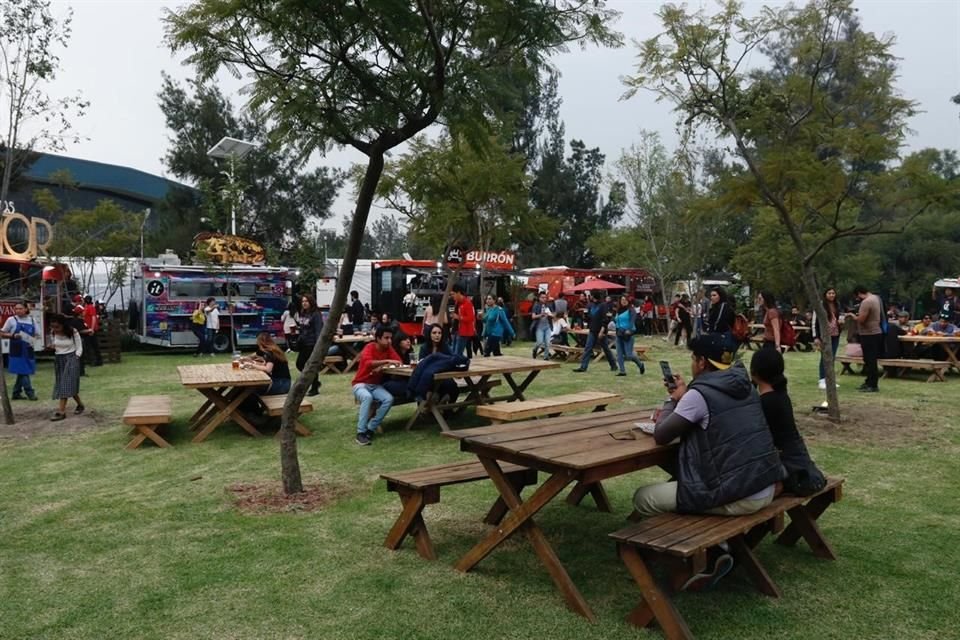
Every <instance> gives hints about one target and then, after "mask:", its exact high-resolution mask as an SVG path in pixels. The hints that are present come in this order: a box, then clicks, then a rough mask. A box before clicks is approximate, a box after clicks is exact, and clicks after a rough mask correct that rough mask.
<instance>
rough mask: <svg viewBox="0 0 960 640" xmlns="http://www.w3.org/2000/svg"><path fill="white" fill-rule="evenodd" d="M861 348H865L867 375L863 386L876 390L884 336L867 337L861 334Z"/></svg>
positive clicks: (864, 360)
mask: <svg viewBox="0 0 960 640" xmlns="http://www.w3.org/2000/svg"><path fill="white" fill-rule="evenodd" d="M860 346H861V347H862V348H863V372H864V373H866V374H867V379H866V381H865V382H864V383H863V384H864V386H865V387H870V388H876V386H877V380H878V379H879V377H880V376H879V373H878V372H877V358H879V357H880V349H881V347H882V346H883V334H882V333H878V334H876V335H872V336H865V335H863V334H862V333H861V334H860Z"/></svg>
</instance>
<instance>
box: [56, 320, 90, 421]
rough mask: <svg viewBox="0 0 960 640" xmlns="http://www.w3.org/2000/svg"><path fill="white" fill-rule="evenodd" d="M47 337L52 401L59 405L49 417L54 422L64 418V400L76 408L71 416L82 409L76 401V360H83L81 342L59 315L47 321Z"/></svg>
mask: <svg viewBox="0 0 960 640" xmlns="http://www.w3.org/2000/svg"><path fill="white" fill-rule="evenodd" d="M50 335H51V337H52V338H53V352H54V359H55V361H54V376H55V378H54V383H53V399H54V400H58V401H59V406H58V407H57V411H55V412H54V414H53V415H52V416H51V417H50V420H51V421H53V422H56V421H58V420H63V419H64V418H66V417H67V398H73V400H74V402H76V403H77V408H76V409H74V410H73V412H74V413H75V414H77V415H80V414H81V413H83V411H84V409H86V407H85V406H84V405H83V401H82V400H80V358H82V357H83V341H82V340H81V338H80V334H79V333H78V332H77V330H76V329H74V328H73V327H72V326H71V325H70V324H69V322H68V320H67V319H66V318H65V317H63V316H62V315H55V316H53V317H52V318H50Z"/></svg>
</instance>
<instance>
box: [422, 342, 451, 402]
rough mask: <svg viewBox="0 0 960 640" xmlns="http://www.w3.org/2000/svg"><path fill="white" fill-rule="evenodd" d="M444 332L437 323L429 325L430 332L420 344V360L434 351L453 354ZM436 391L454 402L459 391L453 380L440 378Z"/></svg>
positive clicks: (447, 354)
mask: <svg viewBox="0 0 960 640" xmlns="http://www.w3.org/2000/svg"><path fill="white" fill-rule="evenodd" d="M446 333H447V332H446V329H444V328H443V327H441V326H440V325H439V324H433V325H430V333H429V335H428V336H427V339H426V340H424V342H423V344H422V345H420V362H423V361H424V360H425V359H426V358H428V357H429V356H431V355H433V354H434V353H442V354H443V355H446V356H449V355H452V354H453V352H452V351H451V350H450V347H449V346H448V344H449V343H448V340H447V335H446ZM437 391H438V392H439V394H440V396H441V397H443V396H447V398H448V399H449V400H450V402H456V401H457V396H458V395H459V393H460V390H459V388H458V387H457V383H456V382H454V381H453V380H441V381H440V382H439V384H438V386H437Z"/></svg>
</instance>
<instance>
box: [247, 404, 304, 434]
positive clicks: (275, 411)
mask: <svg viewBox="0 0 960 640" xmlns="http://www.w3.org/2000/svg"><path fill="white" fill-rule="evenodd" d="M258 398H259V400H260V402H261V403H262V404H263V406H264V408H265V409H266V410H267V415H268V416H270V417H271V418H275V417H277V416H282V415H283V405H284V403H285V402H286V401H287V396H286V395H282V396H281V395H275V396H258ZM311 411H313V403H312V402H310V401H309V400H307V399H306V398H304V399H303V400H302V401H301V402H300V407H299V408H298V409H297V415H298V416H302V415H303V414H305V413H310V412H311ZM293 430H294V431H296V432H297V433H298V434H300V435H301V436H309V435H313V434H312V433H311V432H310V429H308V428H307V427H306V426H305V425H304V424H303V423H302V422H300V420H299V419H297V420H295V421H294V423H293ZM277 435H278V436H279V435H280V432H279V431H278V432H277Z"/></svg>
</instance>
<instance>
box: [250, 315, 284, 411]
mask: <svg viewBox="0 0 960 640" xmlns="http://www.w3.org/2000/svg"><path fill="white" fill-rule="evenodd" d="M257 355H258V356H260V357H261V358H263V364H260V363H258V362H253V363H251V364H250V366H251V367H252V368H254V369H259V370H260V371H263V372H264V373H266V374H267V375H268V376H270V386H269V387H267V389H266V391H261V392H260V395H262V396H280V395H286V393H287V392H288V391H290V364H289V363H288V362H287V355H286V354H285V353H284V352H283V350H281V349H280V347H278V346H277V343H276V342H274V341H273V337H272V336H271V335H270V334H269V333H267V332H266V331H263V332H261V333H260V334H259V335H258V336H257Z"/></svg>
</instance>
